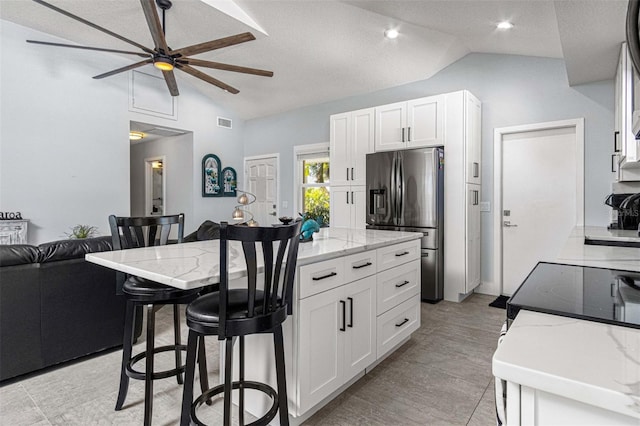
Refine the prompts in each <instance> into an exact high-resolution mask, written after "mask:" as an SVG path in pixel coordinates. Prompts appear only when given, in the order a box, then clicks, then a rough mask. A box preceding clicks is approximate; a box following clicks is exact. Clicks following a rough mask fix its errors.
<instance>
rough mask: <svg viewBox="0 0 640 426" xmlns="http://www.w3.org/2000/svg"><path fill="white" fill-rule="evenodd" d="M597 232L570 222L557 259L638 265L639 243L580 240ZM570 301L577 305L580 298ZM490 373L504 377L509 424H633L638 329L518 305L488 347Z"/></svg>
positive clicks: (638, 403)
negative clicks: (491, 350) (606, 243)
mask: <svg viewBox="0 0 640 426" xmlns="http://www.w3.org/2000/svg"><path fill="white" fill-rule="evenodd" d="M597 232H604V231H603V230H595V232H594V229H589V228H587V229H585V228H576V229H575V230H574V231H573V233H572V234H571V236H570V237H569V238H568V240H567V243H566V244H565V246H564V248H563V249H562V250H561V252H560V253H559V255H558V259H557V262H558V263H562V264H569V265H580V266H588V267H598V268H608V269H620V270H625V271H632V272H640V249H638V248H631V247H611V246H600V245H585V244H584V237H585V234H592V235H593V234H596V233H597ZM624 237H625V238H626V236H624ZM565 278H566V277H565ZM583 279H584V280H585V281H584V282H583V281H582V280H583ZM574 281H575V282H574V283H573V285H575V286H576V288H577V289H579V288H580V286H582V285H586V284H584V283H586V282H587V281H586V278H584V277H581V276H579V274H578V275H576V279H575V280H574ZM603 285H607V286H609V285H611V292H614V290H615V288H614V287H615V285H613V284H610V283H608V282H603ZM565 290H566V289H560V291H559V293H558V296H560V297H561V294H560V293H562V291H565ZM540 291H543V290H540ZM544 291H545V292H547V294H546V295H545V297H548V296H549V295H550V294H549V293H548V291H549V290H548V289H547V290H544ZM607 292H609V287H607ZM580 294H581V293H580ZM610 296H611V297H613V296H614V294H611V295H610ZM514 298H515V296H514ZM576 303H578V304H579V306H576V308H577V310H582V311H584V308H585V307H586V305H585V301H582V302H581V301H580V300H576ZM630 308H633V306H630ZM628 314H629V313H627V315H628ZM493 373H494V375H495V376H496V380H498V378H499V379H502V380H504V381H505V382H506V388H507V407H506V411H507V413H506V420H507V424H509V425H520V424H563V425H565V424H576V425H578V424H579V425H585V424H598V425H601V424H607V425H612V424H633V425H638V424H640V388H639V387H638V383H639V382H640V329H638V328H632V327H625V326H620V325H613V324H611V323H610V324H605V323H601V322H596V321H587V320H582V319H576V318H570V317H565V316H560V315H549V314H546V313H541V312H532V311H529V310H526V308H523V309H522V310H520V312H519V313H518V316H517V317H516V318H515V320H514V321H513V323H512V324H511V326H510V328H509V331H508V332H507V333H506V335H505V336H504V339H503V341H502V343H501V344H500V345H499V346H498V349H497V350H496V352H495V354H494V357H493Z"/></svg>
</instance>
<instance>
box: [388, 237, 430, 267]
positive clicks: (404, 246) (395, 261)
mask: <svg viewBox="0 0 640 426" xmlns="http://www.w3.org/2000/svg"><path fill="white" fill-rule="evenodd" d="M419 258H420V240H413V241H407V242H406V243H400V244H395V245H393V246H389V247H383V248H379V249H378V271H384V270H385V269H389V268H393V267H395V266H398V265H402V264H403V263H407V262H411V261H412V260H415V259H419Z"/></svg>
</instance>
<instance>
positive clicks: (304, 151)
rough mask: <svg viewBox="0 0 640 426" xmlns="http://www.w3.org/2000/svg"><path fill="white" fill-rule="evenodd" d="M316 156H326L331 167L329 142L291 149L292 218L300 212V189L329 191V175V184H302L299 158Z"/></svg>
mask: <svg viewBox="0 0 640 426" xmlns="http://www.w3.org/2000/svg"><path fill="white" fill-rule="evenodd" d="M313 154H318V156H321V155H326V156H327V157H329V167H331V157H330V155H329V142H322V143H314V144H308V145H296V146H294V147H293V170H295V172H294V179H295V180H294V188H293V216H294V217H297V215H298V213H300V212H302V188H303V187H305V188H314V187H327V188H329V190H331V175H329V183H328V184H325V183H308V184H303V183H302V179H303V177H304V176H303V170H302V161H300V157H301V156H307V155H313Z"/></svg>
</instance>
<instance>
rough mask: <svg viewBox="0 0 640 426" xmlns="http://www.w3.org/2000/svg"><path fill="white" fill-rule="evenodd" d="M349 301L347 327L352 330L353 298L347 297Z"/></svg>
mask: <svg viewBox="0 0 640 426" xmlns="http://www.w3.org/2000/svg"><path fill="white" fill-rule="evenodd" d="M347 299H348V300H349V324H347V327H351V328H353V297H347Z"/></svg>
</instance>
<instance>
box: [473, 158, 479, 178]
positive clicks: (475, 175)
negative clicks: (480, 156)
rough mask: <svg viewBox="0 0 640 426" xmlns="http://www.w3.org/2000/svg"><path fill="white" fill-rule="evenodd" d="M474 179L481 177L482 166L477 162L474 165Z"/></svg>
mask: <svg viewBox="0 0 640 426" xmlns="http://www.w3.org/2000/svg"><path fill="white" fill-rule="evenodd" d="M473 177H474V178H477V177H480V164H479V163H476V162H474V163H473Z"/></svg>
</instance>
